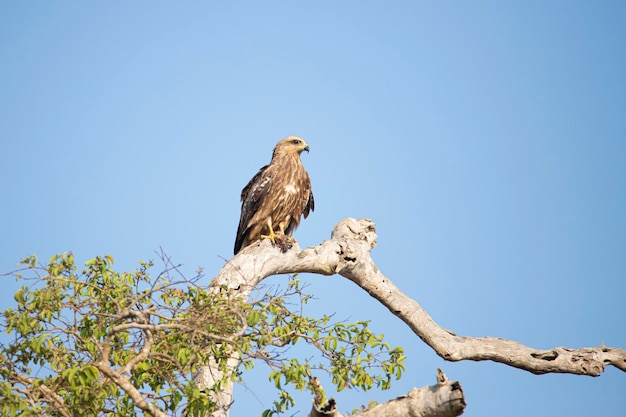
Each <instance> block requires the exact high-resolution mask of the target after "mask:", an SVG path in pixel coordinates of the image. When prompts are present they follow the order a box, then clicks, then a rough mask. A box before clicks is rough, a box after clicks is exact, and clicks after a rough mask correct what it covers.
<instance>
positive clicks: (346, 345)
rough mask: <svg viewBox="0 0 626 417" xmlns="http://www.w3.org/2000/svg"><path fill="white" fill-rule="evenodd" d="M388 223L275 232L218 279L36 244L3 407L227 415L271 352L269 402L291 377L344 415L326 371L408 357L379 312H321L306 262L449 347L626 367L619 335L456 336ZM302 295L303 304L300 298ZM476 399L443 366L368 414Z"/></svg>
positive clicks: (346, 372) (382, 369)
mask: <svg viewBox="0 0 626 417" xmlns="http://www.w3.org/2000/svg"><path fill="white" fill-rule="evenodd" d="M375 239H376V234H375V230H374V224H373V223H372V222H371V221H369V220H358V221H357V220H354V219H347V220H345V221H343V222H341V223H339V224H338V225H337V226H336V227H335V229H334V230H333V235H332V238H331V240H328V241H326V242H324V243H322V244H321V245H319V246H316V247H313V248H308V249H306V250H300V249H299V248H298V247H297V246H296V247H294V248H293V249H291V250H290V251H288V252H287V253H281V252H279V251H278V250H277V249H275V248H273V247H272V246H271V244H270V243H269V242H268V241H261V242H259V243H257V244H254V245H251V246H250V247H248V248H246V249H244V250H243V251H241V252H240V253H239V254H238V255H237V256H235V257H234V258H233V259H231V260H230V261H229V262H227V264H226V265H225V266H224V268H223V269H222V271H220V273H219V274H218V275H217V276H216V277H215V278H214V279H213V280H212V281H211V283H210V285H209V286H208V287H205V286H203V285H201V281H200V280H201V279H202V278H203V275H202V271H198V272H197V274H196V276H194V277H193V278H186V277H184V276H183V275H182V274H181V273H180V272H179V270H178V269H177V266H175V265H173V264H172V263H171V261H170V260H169V259H168V258H167V257H165V256H162V259H163V261H164V265H165V268H164V270H163V271H162V272H160V273H158V274H156V275H154V274H153V269H154V265H153V263H152V262H140V263H139V267H138V269H137V270H135V271H132V272H124V273H120V272H116V271H114V270H113V268H112V266H113V258H112V257H110V256H108V255H106V256H104V257H97V258H94V259H92V260H90V261H88V262H86V264H85V267H84V269H82V270H80V271H79V269H78V268H77V266H76V265H75V263H74V260H73V255H72V254H71V253H64V254H62V255H57V256H54V257H53V258H52V259H51V260H50V262H49V263H48V264H47V265H43V266H42V265H40V264H39V262H38V261H37V258H36V257H34V256H32V257H29V258H27V259H24V260H23V261H22V264H23V265H24V268H23V269H21V270H19V271H15V272H14V273H13V274H14V275H15V276H17V277H18V278H19V279H22V280H25V282H26V283H28V285H23V286H22V288H21V289H20V290H19V291H17V292H16V294H15V300H16V307H15V308H11V309H8V310H6V311H4V312H2V322H1V323H0V326H2V329H3V330H4V331H5V332H8V333H9V334H11V335H13V340H12V341H11V342H10V343H7V344H3V345H1V346H0V400H1V401H0V403H1V406H0V411H1V412H2V415H6V416H13V415H21V416H28V415H33V416H34V415H42V414H45V415H50V416H68V417H69V416H72V417H78V416H93V415H111V416H116V415H119V416H133V415H139V414H140V413H143V414H146V415H152V416H167V415H189V416H206V415H212V416H227V415H228V412H229V407H230V404H231V402H232V386H233V381H235V380H238V379H241V378H242V377H243V375H244V372H245V370H247V369H250V368H251V367H252V366H254V365H255V364H256V363H259V362H262V363H265V364H268V365H269V366H270V367H271V368H272V372H271V373H270V380H271V382H272V383H273V384H274V385H275V386H276V388H277V390H278V393H277V398H276V400H275V402H274V407H273V408H272V409H269V410H265V411H264V412H263V415H264V416H269V415H273V414H277V413H280V412H282V411H284V410H286V409H288V408H289V407H291V406H292V405H293V398H292V396H291V394H290V390H291V389H297V390H308V391H310V392H311V395H312V396H313V399H314V400H313V408H312V411H311V415H312V416H339V415H341V414H340V413H339V412H338V411H337V407H336V404H335V401H334V400H333V399H328V398H326V396H325V394H324V389H323V387H322V386H321V384H320V383H319V380H318V379H317V378H316V377H315V375H317V374H319V373H320V372H326V373H328V374H329V375H330V376H331V379H332V382H333V384H334V385H335V387H336V389H337V390H339V391H341V390H342V389H345V388H351V387H358V388H361V389H364V390H367V389H371V388H373V387H378V388H382V389H386V388H389V386H390V384H391V382H392V380H393V379H397V378H400V377H401V375H402V374H403V372H404V370H405V368H404V365H403V360H404V355H403V351H402V349H401V348H400V347H391V346H389V345H388V344H387V343H385V341H384V340H383V337H382V336H381V335H376V334H374V333H372V332H371V330H370V329H369V328H368V322H367V321H357V322H355V323H345V322H333V321H332V320H331V317H330V316H323V317H319V318H312V317H308V316H306V315H304V314H303V313H302V309H301V308H300V309H294V308H293V307H292V306H294V305H295V306H303V305H305V304H306V303H307V302H308V301H309V300H310V295H307V294H306V293H305V291H304V288H303V287H302V284H301V282H300V281H299V279H298V278H297V276H295V275H294V274H297V273H299V272H311V273H317V274H323V275H332V274H339V275H341V276H344V277H346V278H348V279H350V280H352V281H353V282H355V283H356V284H358V285H359V286H360V287H361V288H363V289H364V290H366V291H368V293H369V294H370V295H372V297H374V298H375V299H377V300H378V301H379V302H381V303H382V304H384V305H385V306H386V307H388V308H389V310H390V311H391V312H392V313H393V314H395V315H397V316H398V317H399V318H401V319H402V320H403V321H404V322H405V323H406V324H407V325H408V326H409V328H410V329H411V330H413V332H414V333H415V334H416V335H417V336H419V337H420V338H421V339H422V340H423V341H424V342H425V343H427V344H428V345H429V346H431V347H432V348H433V349H434V350H435V351H436V352H437V353H438V354H439V355H440V356H441V357H442V358H444V359H446V360H450V361H459V360H467V359H470V360H492V361H496V362H502V363H505V364H507V365H510V366H514V367H517V368H520V369H524V370H527V371H530V372H533V373H537V374H541V373H549V372H560V373H572V374H584V375H597V374H599V373H600V372H602V371H603V370H604V367H605V366H606V365H613V366H615V367H617V368H619V369H621V370H623V371H626V351H624V350H622V349H613V348H607V347H604V346H603V347H599V348H585V349H578V350H571V349H566V348H554V349H550V350H547V351H538V350H535V349H532V348H529V347H526V346H523V345H521V344H519V343H517V342H513V341H509V340H504V339H496V338H472V337H460V336H456V335H455V334H453V333H452V332H450V331H448V330H445V329H443V328H441V327H440V326H438V325H437V324H436V323H435V322H434V321H433V320H432V319H431V318H430V316H428V314H427V313H426V312H425V311H424V310H423V309H422V308H421V307H420V306H419V304H418V303H417V302H415V301H414V300H412V299H410V298H408V297H407V296H406V295H404V294H403V293H402V292H401V291H400V290H399V289H398V288H397V287H395V286H394V285H393V283H392V282H391V281H390V280H389V279H388V278H387V277H385V276H384V275H383V274H382V273H381V272H380V270H378V268H376V266H375V264H374V262H373V260H372V259H371V257H370V256H369V252H370V250H371V249H372V248H373V247H374V245H375ZM275 274H292V275H291V276H290V278H289V280H288V282H287V285H286V286H285V288H284V289H282V290H280V291H274V292H271V293H270V292H268V291H266V292H262V291H261V290H260V284H261V282H262V280H263V279H265V278H266V277H268V276H271V275H275ZM290 307H292V308H290ZM298 343H306V344H308V345H309V346H310V347H311V348H313V349H315V350H316V351H317V352H318V353H319V355H318V356H317V357H319V358H320V360H319V361H312V360H310V359H308V360H301V359H299V358H293V357H289V356H288V355H287V352H286V350H285V349H286V347H288V346H291V345H295V344H298ZM464 406H465V400H464V397H463V392H462V390H461V387H460V384H459V383H458V382H452V381H449V380H448V379H447V378H446V376H445V375H443V373H441V372H440V371H438V373H437V384H436V385H435V386H432V387H425V388H423V389H420V390H413V391H412V392H410V393H409V394H408V395H407V396H404V397H401V398H397V399H395V400H392V401H389V402H387V403H384V404H380V405H376V406H372V407H371V408H369V409H367V410H361V415H363V416H395V415H398V416H400V415H407V414H411V413H413V414H414V415H418V414H419V415H424V416H429V415H432V416H434V415H437V416H457V415H460V414H461V413H462V412H463V409H464Z"/></svg>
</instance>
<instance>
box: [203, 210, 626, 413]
mask: <svg viewBox="0 0 626 417" xmlns="http://www.w3.org/2000/svg"><path fill="white" fill-rule="evenodd" d="M375 245H376V229H375V225H374V223H373V222H372V221H371V220H368V219H360V220H356V219H352V218H348V219H345V220H343V221H341V222H340V223H338V224H337V225H336V226H335V228H334V229H333V233H332V236H331V239H330V240H327V241H324V242H323V243H322V244H320V245H318V246H314V247H309V248H307V249H303V250H302V249H300V248H299V247H298V246H297V245H296V246H294V247H293V248H292V249H290V250H289V251H287V252H286V253H281V252H280V250H278V249H277V248H274V247H272V245H271V243H270V242H269V241H267V240H261V241H259V242H257V243H255V244H252V245H250V246H248V247H247V248H245V249H243V250H242V251H241V252H239V253H238V254H237V255H236V256H235V257H234V258H232V259H231V260H230V261H228V262H227V264H226V265H225V266H224V267H223V268H222V270H221V271H220V272H219V273H218V275H217V276H216V277H215V278H214V280H213V281H212V283H211V286H212V287H224V286H226V287H228V288H231V289H233V290H236V291H237V292H238V295H239V296H241V297H243V298H245V299H247V298H248V297H249V296H250V293H251V291H252V289H253V288H254V287H255V286H256V285H258V284H259V283H260V282H261V281H262V280H263V279H265V278H266V277H268V276H271V275H276V274H291V273H302V272H310V273H315V274H321V275H333V274H339V275H341V276H343V277H345V278H348V279H349V280H351V281H353V282H354V283H356V284H357V285H359V286H360V287H361V288H362V289H364V290H365V291H367V292H368V293H369V294H370V295H371V296H372V297H374V298H375V299H376V300H378V301H379V302H381V303H382V304H383V305H385V306H386V307H387V308H388V309H389V311H391V312H392V313H393V314H395V315H396V316H398V317H399V318H400V319H401V320H402V321H404V322H405V323H406V324H407V325H408V326H409V328H410V329H411V330H413V332H414V333H415V334H416V335H417V336H418V337H419V338H420V339H422V340H423V341H424V342H425V343H426V344H428V345H429V346H430V347H431V348H433V350H434V351H435V352H436V353H437V354H438V355H439V356H441V357H442V358H443V359H445V360H448V361H461V360H473V361H483V360H490V361H494V362H500V363H503V364H506V365H509V366H513V367H516V368H519V369H523V370H526V371H529V372H532V373H534V374H545V373H570V374H577V375H590V376H598V375H599V374H600V373H601V372H603V371H604V368H605V366H607V365H613V366H615V367H616V368H618V369H620V370H622V371H626V350H624V349H618V348H609V347H605V346H600V347H596V348H582V349H569V348H566V347H556V348H553V349H549V350H537V349H533V348H530V347H527V346H524V345H522V344H521V343H518V342H515V341H511V340H506V339H501V338H495V337H463V336H457V335H455V334H454V333H452V332H450V331H449V330H446V329H444V328H443V327H441V326H439V325H438V324H437V323H435V321H434V320H433V319H432V318H431V317H430V316H429V315H428V313H426V311H425V310H424V309H423V308H422V307H421V306H420V305H419V303H417V301H415V300H412V299H411V298H409V297H408V296H407V295H406V294H404V293H403V292H402V291H400V290H399V289H398V287H396V286H395V285H394V284H393V283H392V282H391V281H390V280H389V278H387V277H386V276H385V275H384V274H383V273H382V272H381V271H380V270H379V269H378V268H377V267H376V265H375V263H374V261H373V260H372V258H371V256H370V251H371V249H372V248H374V246H375ZM408 415H421V414H419V413H418V414H408Z"/></svg>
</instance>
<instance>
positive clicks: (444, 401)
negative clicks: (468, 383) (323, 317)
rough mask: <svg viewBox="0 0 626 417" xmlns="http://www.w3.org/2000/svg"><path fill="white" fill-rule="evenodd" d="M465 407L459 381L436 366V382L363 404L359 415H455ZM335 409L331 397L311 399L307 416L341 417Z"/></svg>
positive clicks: (412, 416)
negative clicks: (325, 400) (380, 401)
mask: <svg viewBox="0 0 626 417" xmlns="http://www.w3.org/2000/svg"><path fill="white" fill-rule="evenodd" d="M464 409H465V397H464V396H463V389H461V384H460V383H459V382H457V381H449V380H448V378H447V377H446V375H445V374H444V373H443V371H441V369H438V370H437V384H436V385H432V386H427V387H422V388H419V389H418V388H413V389H412V390H411V391H409V393H408V394H407V395H403V396H402V397H398V398H395V399H393V400H390V401H387V402H386V403H383V404H378V405H376V406H374V407H371V408H363V409H362V410H361V412H360V413H359V416H360V417H381V416H384V417H406V416H410V417H456V416H459V415H461V414H462V413H463V410H464ZM344 416H345V414H341V413H339V412H338V411H337V407H336V404H335V400H334V399H332V398H331V399H330V400H329V401H328V404H324V405H321V404H317V403H316V402H315V400H314V401H313V409H312V410H311V412H310V413H309V417H344Z"/></svg>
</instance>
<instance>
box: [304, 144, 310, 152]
mask: <svg viewBox="0 0 626 417" xmlns="http://www.w3.org/2000/svg"><path fill="white" fill-rule="evenodd" d="M303 150H304V151H306V153H309V145H306V146H305V147H304V149H303Z"/></svg>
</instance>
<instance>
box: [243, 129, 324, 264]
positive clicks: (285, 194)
mask: <svg viewBox="0 0 626 417" xmlns="http://www.w3.org/2000/svg"><path fill="white" fill-rule="evenodd" d="M302 151H307V152H309V145H307V143H306V142H305V141H304V139H302V138H299V137H297V136H289V137H287V138H285V139H283V140H281V141H280V142H278V143H277V144H276V147H275V148H274V152H273V153H272V160H271V161H270V163H269V164H268V165H265V166H264V167H263V168H261V169H260V170H259V172H258V173H257V174H256V175H255V176H254V177H252V179H251V180H250V182H249V183H248V185H246V186H245V187H244V189H243V190H242V191H241V217H240V219H239V227H238V228H237V238H236V239H235V255H236V254H237V253H238V252H239V251H240V250H241V249H243V248H245V247H246V246H248V245H250V244H252V243H254V242H256V241H257V240H259V239H263V238H267V239H270V240H271V241H272V243H273V244H278V245H279V246H280V247H281V249H282V250H283V252H284V251H286V250H287V249H288V248H289V247H290V245H291V243H293V241H294V240H293V238H292V237H291V235H292V234H293V232H294V230H295V229H296V228H297V227H298V225H299V224H300V218H301V216H304V218H307V217H308V215H309V212H310V211H313V209H314V205H315V202H314V201H313V192H312V191H311V180H310V178H309V174H308V173H307V172H306V170H305V169H304V166H303V165H302V161H301V160H300V154H301V153H302Z"/></svg>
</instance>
